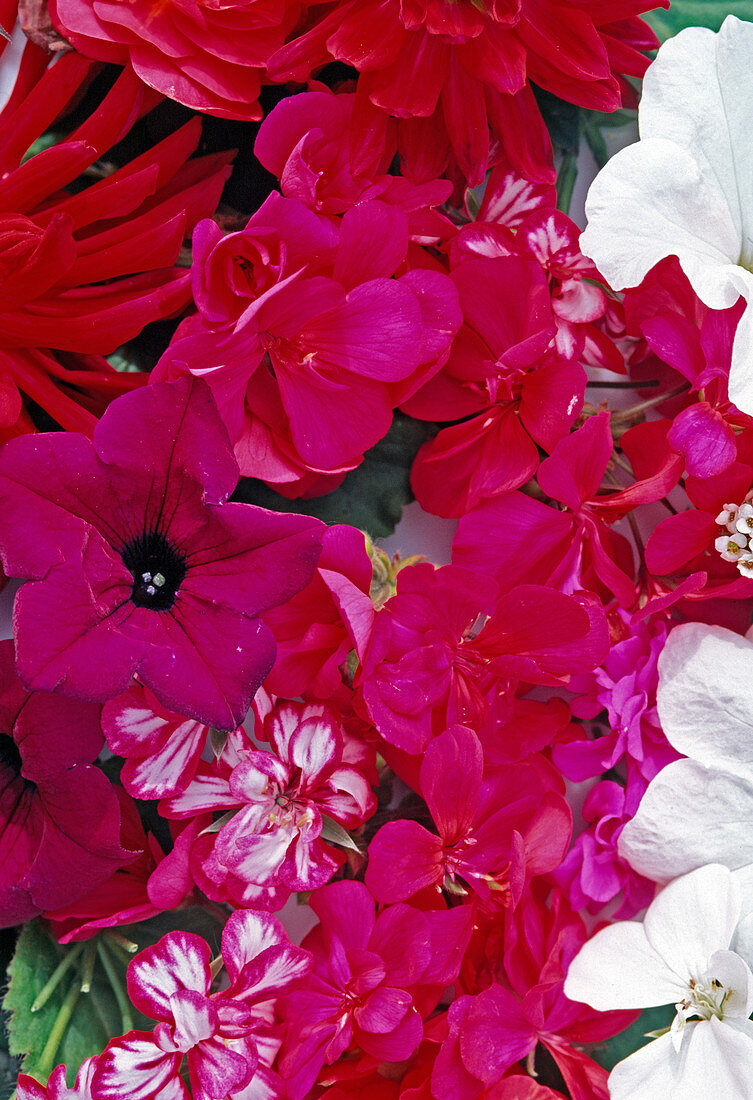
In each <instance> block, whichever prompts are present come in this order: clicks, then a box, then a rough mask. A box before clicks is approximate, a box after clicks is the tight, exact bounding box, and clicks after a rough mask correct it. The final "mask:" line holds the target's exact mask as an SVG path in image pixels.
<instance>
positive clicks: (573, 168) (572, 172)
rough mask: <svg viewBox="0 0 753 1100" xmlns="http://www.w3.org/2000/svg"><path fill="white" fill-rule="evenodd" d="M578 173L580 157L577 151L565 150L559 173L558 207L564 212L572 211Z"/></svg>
mask: <svg viewBox="0 0 753 1100" xmlns="http://www.w3.org/2000/svg"><path fill="white" fill-rule="evenodd" d="M577 175H578V158H577V157H576V155H575V153H568V152H564V153H563V154H562V163H561V165H560V170H559V172H558V173H557V207H558V209H560V210H561V211H562V213H563V214H567V213H569V211H570V203H571V202H572V198H573V188H574V187H575V180H576V178H577Z"/></svg>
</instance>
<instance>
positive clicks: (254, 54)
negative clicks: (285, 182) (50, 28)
mask: <svg viewBox="0 0 753 1100" xmlns="http://www.w3.org/2000/svg"><path fill="white" fill-rule="evenodd" d="M300 10H301V4H300V3H298V2H297V0H293V2H291V0H230V2H229V3H223V4H214V3H211V2H209V0H184V2H182V3H180V4H170V3H167V4H164V3H154V0H135V2H131V3H129V4H128V5H127V7H124V6H123V4H121V3H119V0H97V2H96V3H95V2H94V0H51V3H50V11H51V14H52V17H53V20H54V22H55V25H56V26H57V28H58V30H59V31H60V33H61V34H63V35H64V36H65V37H66V38H67V39H68V41H69V42H71V43H72V44H73V46H74V47H75V48H76V49H77V50H78V51H79V52H80V53H82V54H84V56H86V57H94V58H97V59H98V60H100V61H114V62H115V64H116V65H129V63H130V65H131V66H133V70H134V71H135V73H136V74H137V75H138V76H139V77H140V79H141V80H143V81H144V82H145V83H146V84H148V85H149V86H150V87H152V88H155V89H156V90H157V91H158V92H160V93H161V94H162V95H166V96H168V97H169V98H170V99H177V101H178V102H179V103H185V104H186V106H187V107H193V108H195V110H197V111H206V112H207V113H208V114H211V115H218V116H219V117H220V118H241V119H243V118H261V107H260V106H259V102H258V95H259V90H260V88H261V79H260V78H261V76H262V74H263V70H264V66H265V64H266V62H267V58H268V57H269V56H270V55H271V54H272V53H273V52H274V50H276V49H277V48H278V46H280V45H281V44H282V43H283V41H284V40H285V35H286V34H287V33H288V31H290V30H291V29H292V28H293V26H294V25H295V23H296V20H297V18H298V15H299V13H300Z"/></svg>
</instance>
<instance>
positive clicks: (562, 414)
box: [402, 256, 586, 516]
mask: <svg viewBox="0 0 753 1100" xmlns="http://www.w3.org/2000/svg"><path fill="white" fill-rule="evenodd" d="M450 277H451V278H452V280H453V282H454V283H455V286H456V287H457V289H458V294H459V297H460V305H461V308H462V310H463V326H462V328H461V329H460V332H459V333H458V335H457V337H456V338H455V341H454V343H453V345H452V349H451V351H450V356H449V359H448V361H447V363H446V364H445V365H444V367H443V368H442V370H441V371H440V372H439V373H438V374H436V375H434V377H433V378H431V379H430V380H429V381H428V382H427V383H426V384H425V385H424V386H423V387H422V388H421V389H420V390H419V391H418V392H417V393H416V394H415V395H414V396H413V397H412V398H410V399H409V400H408V401H407V402H406V403H404V405H403V406H402V407H403V409H404V411H405V412H407V413H409V414H410V415H411V416H415V417H418V418H419V419H422V420H458V419H459V418H460V417H466V418H468V419H464V420H463V422H462V423H460V424H454V425H453V426H451V427H449V428H443V429H442V430H441V431H440V433H439V435H438V436H436V438H435V439H433V440H431V441H430V442H429V443H425V444H424V445H423V447H422V448H421V450H420V451H419V452H418V455H417V456H416V460H415V462H414V464H413V470H412V473H411V485H412V487H413V491H414V492H415V494H416V497H417V499H418V501H419V502H420V503H421V504H422V505H423V507H424V508H426V509H427V510H428V511H430V512H433V513H434V514H435V515H441V516H460V515H464V514H465V513H466V512H467V511H468V510H469V508H472V507H474V506H475V505H477V504H479V503H480V502H481V501H482V500H486V499H488V498H490V497H494V496H497V495H499V494H500V493H505V492H509V491H510V490H511V489H517V488H518V487H519V486H520V485H523V484H524V482H526V481H528V480H529V479H530V478H531V477H532V476H533V474H534V473H535V472H536V469H537V467H538V464H539V445H540V446H542V447H543V448H544V449H545V450H547V451H551V450H552V449H553V448H554V446H555V444H556V443H557V441H558V440H559V439H561V438H562V437H563V436H565V435H567V433H568V431H569V430H570V427H571V425H572V424H573V423H574V422H575V419H576V417H577V416H578V413H579V412H580V409H581V406H582V404H583V394H584V392H585V386H586V375H585V371H584V370H583V368H582V367H581V366H580V365H579V364H578V363H573V362H569V361H566V360H564V359H562V358H560V357H559V356H557V355H555V354H547V352H548V351H549V349H550V348H552V347H553V344H554V337H555V332H556V328H555V323H554V315H553V313H552V303H551V297H550V293H549V288H548V285H547V281H546V278H545V276H544V273H543V272H542V270H541V268H540V266H539V264H538V262H536V260H534V259H532V258H530V257H521V256H505V257H502V256H497V257H495V258H494V259H490V258H487V257H478V258H467V256H466V257H464V258H463V260H462V262H461V263H459V264H458V266H457V267H454V268H453V270H452V271H451V273H450ZM501 301H503V302H505V303H506V304H505V308H504V309H500V308H499V302H501Z"/></svg>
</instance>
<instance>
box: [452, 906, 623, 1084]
mask: <svg viewBox="0 0 753 1100" xmlns="http://www.w3.org/2000/svg"><path fill="white" fill-rule="evenodd" d="M548 893H549V887H548V885H544V886H542V888H541V889H540V890H529V891H527V893H526V894H525V896H524V897H523V899H522V901H521V903H520V905H519V906H518V907H517V908H516V909H515V910H512V911H509V912H508V917H507V921H506V927H505V932H504V941H503V947H504V950H503V951H502V950H501V947H502V944H500V940H499V935H498V928H496V927H495V926H494V925H492V926H491V928H489V927H486V928H484V927H481V928H480V929H479V931H478V932H477V934H476V937H477V939H478V940H479V942H478V943H476V944H472V945H471V950H470V952H469V954H468V959H469V961H470V959H472V958H474V957H475V958H476V959H477V960H478V973H477V977H476V981H477V982H478V985H475V984H474V983H473V981H472V980H471V975H470V971H469V972H468V973H465V972H464V978H465V983H466V988H469V989H470V992H471V993H472V994H475V995H470V996H463V997H460V998H458V999H457V1000H456V1001H455V1002H454V1003H453V1004H452V1005H451V1006H450V1012H449V1015H450V1021H451V1033H450V1037H449V1039H448V1040H447V1041H446V1043H445V1044H444V1045H443V1048H442V1051H441V1052H440V1054H439V1056H438V1058H437V1061H436V1065H435V1068H434V1073H433V1076H432V1086H433V1090H434V1095H435V1096H443V1095H448V1094H449V1087H450V1085H451V1084H453V1083H455V1082H458V1081H460V1083H461V1084H462V1090H461V1091H459V1092H458V1093H457V1094H456V1095H457V1096H458V1097H459V1100H477V1098H480V1097H481V1096H485V1095H487V1094H486V1093H485V1092H483V1091H481V1088H482V1086H483V1088H484V1089H490V1090H491V1089H493V1088H494V1086H495V1085H496V1084H497V1082H499V1081H501V1080H502V1079H503V1077H504V1075H505V1074H506V1073H507V1071H508V1069H510V1068H511V1067H512V1066H514V1065H515V1063H516V1062H518V1061H520V1060H521V1059H524V1058H526V1057H529V1056H530V1057H533V1056H534V1052H535V1050H536V1047H537V1045H538V1044H539V1043H541V1044H542V1045H543V1046H545V1047H546V1049H547V1050H548V1051H549V1053H550V1054H551V1056H552V1057H553V1058H554V1060H555V1062H556V1063H557V1065H558V1067H559V1069H560V1072H561V1073H562V1076H563V1078H564V1080H565V1083H566V1085H567V1087H568V1089H569V1092H570V1095H571V1096H572V1097H573V1100H608V1096H609V1093H608V1090H607V1087H606V1079H607V1072H606V1070H604V1069H602V1068H601V1066H598V1065H597V1064H596V1063H595V1062H593V1061H592V1060H591V1059H590V1058H589V1057H588V1056H587V1055H586V1054H584V1053H583V1051H582V1050H581V1049H580V1048H581V1044H587V1043H596V1042H599V1041H600V1040H603V1039H606V1038H608V1037H609V1036H611V1035H614V1034H616V1033H617V1032H618V1031H621V1030H623V1029H624V1028H625V1027H627V1026H628V1024H630V1023H632V1021H633V1020H634V1019H635V1018H636V1016H637V1013H635V1012H595V1011H594V1010H593V1009H591V1008H588V1007H587V1006H586V1005H581V1004H575V1003H573V1002H572V1001H569V1000H567V998H566V997H565V996H564V994H563V992H562V986H563V983H564V978H565V975H566V973H567V968H568V966H569V964H570V961H571V959H572V958H573V956H574V955H576V954H577V952H578V950H579V948H580V947H581V946H582V944H583V943H584V942H585V940H586V938H587V933H586V929H585V925H584V924H583V922H582V921H581V919H580V918H579V917H578V915H577V914H576V913H574V912H573V911H572V910H571V909H570V908H569V906H568V904H567V902H566V900H565V898H564V896H563V895H562V894H561V892H559V891H555V892H554V893H553V895H552V897H551V900H550V901H549V902H547V901H546V897H547V894H548ZM490 933H491V934H490ZM485 937H488V939H487V943H486V945H485V946H484V945H483V940H484V938H485ZM480 948H481V950H480ZM490 979H491V984H489V982H490ZM479 986H482V987H483V988H482V991H481V992H478V988H479ZM453 1023H454V1026H453ZM469 1077H470V1078H471V1080H469ZM473 1078H475V1079H476V1081H477V1082H478V1085H477V1087H476V1090H475V1091H474V1089H473V1085H472V1079H473ZM489 1095H496V1094H495V1093H493V1092H490V1093H489ZM502 1095H505V1094H504V1093H503V1094H502Z"/></svg>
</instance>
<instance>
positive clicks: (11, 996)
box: [0, 906, 222, 1100]
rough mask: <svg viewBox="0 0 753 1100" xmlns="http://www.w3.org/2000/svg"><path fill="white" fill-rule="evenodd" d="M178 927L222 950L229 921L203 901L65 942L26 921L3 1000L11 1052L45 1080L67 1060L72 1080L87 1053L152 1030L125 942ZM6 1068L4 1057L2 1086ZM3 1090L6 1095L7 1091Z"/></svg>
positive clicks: (151, 939) (141, 943) (152, 939)
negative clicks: (132, 989) (133, 991)
mask: <svg viewBox="0 0 753 1100" xmlns="http://www.w3.org/2000/svg"><path fill="white" fill-rule="evenodd" d="M178 928H181V929H185V930H186V931H188V932H197V933H198V934H199V935H201V936H204V938H205V939H206V940H207V941H208V942H209V945H210V947H211V949H212V952H213V953H214V954H217V953H218V951H219V947H220V935H221V931H222V922H221V921H220V920H218V918H217V917H215V916H214V915H212V914H211V913H208V912H207V911H206V910H205V909H201V908H200V907H198V906H194V907H191V908H187V909H181V910H177V911H175V912H170V913H161V914H160V915H159V916H157V917H153V918H152V919H151V920H148V921H144V922H143V923H141V924H138V925H129V926H127V927H125V928H122V929H117V930H116V929H113V930H111V931H105V932H102V933H100V934H99V935H98V936H96V937H95V938H93V939H91V940H87V941H86V942H85V943H84V944H70V945H67V946H62V945H60V944H58V943H57V942H56V941H55V940H54V939H53V938H52V937H51V936H50V935H49V934H48V933H47V932H46V931H45V929H44V927H43V925H42V924H41V923H40V922H39V921H31V922H29V923H28V924H26V925H24V927H23V929H22V931H21V935H20V936H19V939H18V943H17V945H16V951H15V954H14V956H13V959H12V961H11V964H10V966H9V968H8V990H7V993H6V995H5V999H4V1001H3V1009H4V1010H5V1012H6V1013H7V1014H8V1019H7V1028H8V1038H9V1047H10V1054H11V1055H16V1056H18V1057H20V1058H21V1059H22V1063H21V1065H22V1069H23V1071H24V1072H25V1073H30V1074H31V1075H32V1076H34V1077H36V1078H37V1079H38V1080H40V1081H42V1082H45V1081H46V1080H47V1078H48V1076H49V1074H50V1072H51V1071H52V1070H53V1069H54V1067H55V1066H56V1065H59V1064H60V1063H61V1062H62V1063H64V1064H65V1066H66V1069H67V1077H68V1084H69V1085H72V1084H73V1081H74V1079H75V1076H76V1073H77V1071H78V1067H79V1066H80V1065H81V1063H82V1062H83V1061H84V1059H85V1058H89V1057H90V1056H92V1055H96V1054H99V1053H100V1052H101V1051H102V1050H103V1049H104V1047H105V1046H106V1045H107V1043H108V1042H109V1040H110V1039H111V1038H113V1037H114V1036H116V1035H122V1034H123V1033H124V1032H125V1031H128V1030H130V1029H131V1028H133V1027H136V1028H139V1029H144V1030H146V1031H151V1029H152V1027H153V1026H154V1021H153V1020H148V1019H147V1018H146V1017H145V1016H142V1015H141V1014H140V1013H139V1012H137V1011H136V1010H135V1009H134V1008H133V1007H132V1006H131V1005H130V1003H129V1001H128V997H127V994H126V969H127V966H128V963H129V961H130V959H131V957H132V954H130V953H129V951H127V950H126V949H125V947H124V945H125V944H127V943H128V942H129V941H130V942H131V944H136V945H138V947H139V948H144V947H146V946H148V945H150V944H154V943H156V942H157V940H159V939H160V938H161V937H162V936H164V935H165V933H166V932H171V931H174V930H175V929H178ZM66 960H67V961H68V965H67V967H66V968H65V969H64V970H63V972H62V973H61V964H62V963H63V962H65V961H66ZM51 979H53V980H52V981H51ZM55 979H57V980H55ZM87 986H88V987H89V988H88V990H87V989H86V987H87ZM82 987H83V988H82ZM40 994H41V996H40ZM35 1002H36V1003H35ZM42 1002H44V1003H42ZM32 1009H33V1011H32ZM2 1069H3V1064H2V1061H0V1087H2ZM8 1095H10V1094H8ZM0 1098H1V1100H5V1097H4V1096H3V1094H2V1093H0Z"/></svg>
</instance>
